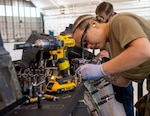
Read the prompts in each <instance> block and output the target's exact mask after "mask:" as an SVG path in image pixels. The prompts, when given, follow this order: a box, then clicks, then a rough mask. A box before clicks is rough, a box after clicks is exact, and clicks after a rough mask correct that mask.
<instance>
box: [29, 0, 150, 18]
mask: <svg viewBox="0 0 150 116" xmlns="http://www.w3.org/2000/svg"><path fill="white" fill-rule="evenodd" d="M30 1H31V2H32V3H33V4H34V5H35V6H36V7H37V8H39V9H40V10H41V11H42V13H43V14H44V15H46V16H57V15H76V14H83V13H94V12H95V8H96V6H97V5H98V4H99V3H101V2H103V1H107V2H110V3H112V4H113V5H114V9H115V11H116V12H133V13H136V14H139V15H141V16H143V17H145V18H147V19H150V0H82V1H81V0H30Z"/></svg>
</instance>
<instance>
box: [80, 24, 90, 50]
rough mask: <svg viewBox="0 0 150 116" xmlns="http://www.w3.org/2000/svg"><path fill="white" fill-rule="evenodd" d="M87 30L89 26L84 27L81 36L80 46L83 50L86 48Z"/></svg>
mask: <svg viewBox="0 0 150 116" xmlns="http://www.w3.org/2000/svg"><path fill="white" fill-rule="evenodd" d="M88 28H89V24H88V25H87V26H86V27H85V29H84V31H83V34H82V36H81V42H80V45H81V47H83V48H87V46H88V42H87V30H88Z"/></svg>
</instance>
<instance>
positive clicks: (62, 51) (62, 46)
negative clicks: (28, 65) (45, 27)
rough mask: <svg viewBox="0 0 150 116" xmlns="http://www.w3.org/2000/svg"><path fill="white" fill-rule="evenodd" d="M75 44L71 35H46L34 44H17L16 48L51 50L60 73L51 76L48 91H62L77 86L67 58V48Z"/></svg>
mask: <svg viewBox="0 0 150 116" xmlns="http://www.w3.org/2000/svg"><path fill="white" fill-rule="evenodd" d="M43 36H45V35H43ZM74 46H75V40H74V38H72V37H71V35H65V36H62V35H60V36H55V37H52V36H45V39H40V38H39V39H38V40H36V41H35V43H33V44H30V43H26V44H15V47H14V49H23V48H24V49H27V48H32V47H37V48H39V49H40V50H49V53H50V55H52V56H53V60H56V61H57V65H58V75H52V76H51V78H50V80H49V82H48V83H47V85H46V91H48V92H57V93H61V92H64V91H68V90H74V89H75V88H76V84H75V82H74V78H73V76H72V75H70V64H69V60H68V58H67V49H68V48H69V47H74Z"/></svg>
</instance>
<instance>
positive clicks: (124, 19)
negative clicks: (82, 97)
mask: <svg viewBox="0 0 150 116" xmlns="http://www.w3.org/2000/svg"><path fill="white" fill-rule="evenodd" d="M73 36H74V38H75V40H76V43H77V44H78V45H81V46H85V47H89V46H90V45H92V46H95V47H96V48H97V47H99V48H100V49H101V50H103V49H105V48H106V45H107V43H109V47H110V54H111V58H112V59H111V60H109V61H108V62H105V63H103V64H100V65H96V64H85V65H83V66H80V67H79V68H78V69H77V71H76V72H77V73H80V74H81V76H82V78H83V79H84V80H87V79H98V78H102V77H107V79H108V81H109V82H110V83H112V84H114V85H116V86H121V87H127V86H128V85H129V84H130V82H131V80H133V81H135V82H138V83H142V82H143V80H144V79H146V78H147V77H148V76H149V74H150V42H149V39H150V22H149V21H147V20H145V19H143V18H142V17H140V16H137V15H135V14H131V13H118V14H116V15H115V16H113V17H112V18H111V19H110V21H109V22H108V23H105V20H104V19H103V18H102V17H99V18H95V17H94V16H92V15H82V16H79V17H78V18H77V19H76V21H75V23H74V31H73ZM95 47H94V48H95ZM148 85H149V84H148ZM148 88H149V87H148ZM148 91H149V90H148ZM147 98H148V99H147V103H146V107H145V112H144V113H145V114H144V115H145V116H148V115H150V103H148V102H150V101H149V100H150V94H148V95H147Z"/></svg>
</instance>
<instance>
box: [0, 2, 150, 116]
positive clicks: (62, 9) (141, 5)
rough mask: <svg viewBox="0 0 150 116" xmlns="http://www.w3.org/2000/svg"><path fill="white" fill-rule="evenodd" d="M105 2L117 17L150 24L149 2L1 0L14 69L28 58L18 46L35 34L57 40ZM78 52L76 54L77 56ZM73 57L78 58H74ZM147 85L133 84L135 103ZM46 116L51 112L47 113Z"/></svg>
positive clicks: (0, 22) (0, 19) (1, 23)
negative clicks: (125, 15)
mask: <svg viewBox="0 0 150 116" xmlns="http://www.w3.org/2000/svg"><path fill="white" fill-rule="evenodd" d="M103 1H106V2H110V3H112V4H113V5H114V10H115V11H116V12H118V13H119V12H132V13H135V14H137V15H140V16H142V17H144V18H145V19H147V20H149V21H150V0H83V1H81V0H75V1H72V0H1V1H0V11H1V13H0V33H1V37H2V40H3V42H4V47H5V49H6V50H7V51H8V52H9V53H10V56H11V58H12V61H13V62H14V65H15V66H16V65H18V64H16V62H17V63H18V61H21V60H22V58H23V54H25V52H26V51H25V50H23V49H18V50H14V46H15V45H16V44H20V45H21V44H24V43H26V42H27V41H29V42H31V41H32V39H33V38H32V34H33V36H34V34H36V33H44V34H46V37H47V35H51V36H58V35H59V34H60V33H61V32H63V31H65V30H66V28H67V27H69V26H70V25H71V24H73V22H74V20H75V19H76V18H77V17H78V16H79V15H81V14H93V15H95V8H96V6H97V5H98V4H99V3H101V2H103ZM36 37H37V38H38V37H41V38H42V36H38V35H37V36H36V35H35V38H36ZM32 42H33V41H32ZM78 50H81V49H78ZM78 50H77V51H75V52H78ZM54 51H55V50H54ZM81 51H82V50H81ZM46 52H47V51H46ZM85 52H87V57H90V55H91V54H92V50H87V51H85ZM97 52H99V51H96V52H95V53H94V55H96V54H97ZM36 53H37V52H36ZM29 54H30V55H31V56H32V55H33V57H37V56H36V54H34V53H32V52H31V53H30V52H29ZM45 54H47V53H45ZM54 54H55V53H54ZM72 54H73V53H71V55H72ZM34 55H35V56H34ZM73 55H74V56H76V55H75V54H73ZM25 56H26V55H25ZM77 57H79V56H77ZM29 58H30V57H29ZM40 58H41V57H40ZM42 58H43V57H42ZM27 59H28V58H27ZM35 62H36V61H35ZM35 62H34V63H35ZM42 63H43V62H42ZM34 66H35V65H34ZM35 67H36V66H35ZM35 67H34V68H35ZM32 68H33V67H32ZM54 70H55V69H54ZM25 71H26V72H23V73H31V72H30V71H29V70H25ZM42 71H43V70H40V69H39V70H38V71H37V72H36V71H35V72H36V73H41V74H42V73H43V72H42ZM54 72H55V71H54ZM17 73H18V72H17ZM19 73H20V72H19ZM48 73H49V72H48ZM44 74H45V73H44ZM24 75H25V74H24ZM24 75H23V76H24ZM28 76H29V75H28ZM32 76H33V75H32ZM34 76H35V74H34ZM42 76H43V75H42ZM36 78H37V77H36ZM22 81H24V82H23V84H24V86H23V87H25V85H27V84H26V82H27V81H25V80H22ZM145 83H146V82H144V83H143V85H142V86H143V87H142V88H140V87H139V86H140V85H138V84H136V83H134V82H133V85H134V103H135V102H136V101H137V100H138V98H139V97H140V96H141V94H146V93H147V90H146V89H145V88H146V84H145ZM28 86H29V85H28ZM139 91H140V92H139ZM68 94H69V93H67V95H66V96H63V97H64V99H66V98H65V97H69V95H68ZM78 94H81V93H78ZM52 104H53V103H52ZM43 106H44V104H43ZM81 106H82V105H81ZM33 107H34V106H33ZM52 107H53V108H54V107H56V106H52ZM58 107H60V108H61V107H64V106H63V105H60V104H58ZM54 109H55V108H54ZM78 110H80V112H82V111H83V110H81V109H80V108H79V109H78ZM65 111H66V110H65ZM69 111H70V109H69ZM4 112H5V111H4ZM7 112H8V111H7ZM56 112H57V111H56ZM83 112H84V111H83ZM134 112H135V116H139V115H138V113H137V112H136V110H135V109H134ZM2 113H3V112H2ZM46 113H49V112H47V111H46ZM31 114H32V115H35V113H33V112H32V113H31ZM39 114H40V113H39ZM62 114H63V113H62ZM64 114H65V113H64ZM7 115H8V116H9V115H10V116H11V115H13V113H12V114H7ZM18 115H20V113H19V111H18ZM21 115H22V114H21ZM67 115H68V114H67ZM77 115H78V113H76V112H74V113H73V114H70V115H69V116H77ZM102 116H103V115H102Z"/></svg>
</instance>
